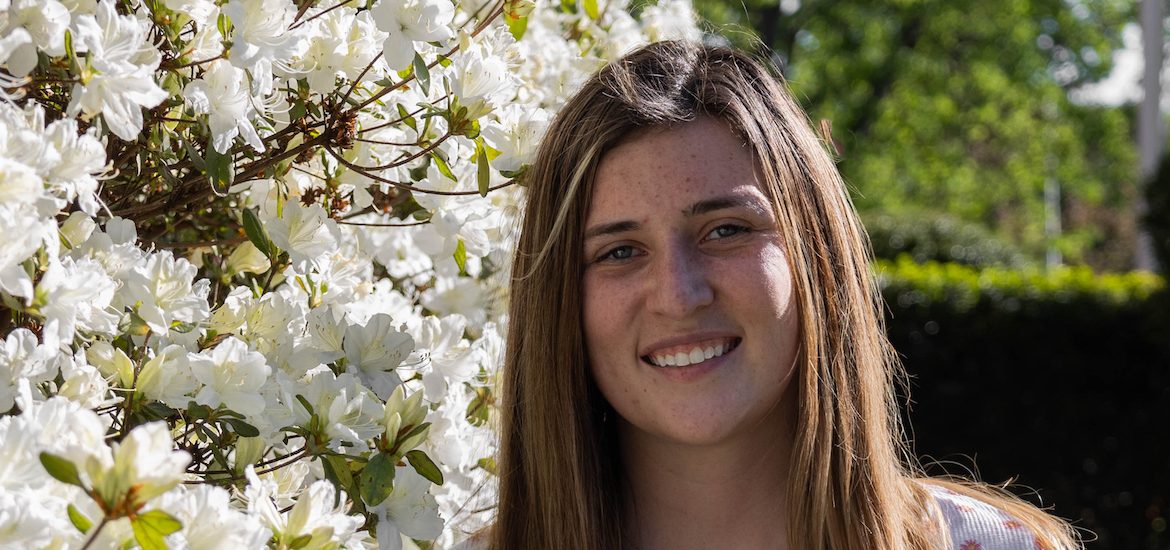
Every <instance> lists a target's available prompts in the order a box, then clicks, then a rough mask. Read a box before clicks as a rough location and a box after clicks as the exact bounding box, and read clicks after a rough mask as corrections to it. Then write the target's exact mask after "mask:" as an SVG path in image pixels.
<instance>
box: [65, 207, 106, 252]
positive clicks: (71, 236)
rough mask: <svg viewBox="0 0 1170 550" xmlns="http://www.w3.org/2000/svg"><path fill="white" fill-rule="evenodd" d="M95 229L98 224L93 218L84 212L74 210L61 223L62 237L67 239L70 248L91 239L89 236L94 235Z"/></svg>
mask: <svg viewBox="0 0 1170 550" xmlns="http://www.w3.org/2000/svg"><path fill="white" fill-rule="evenodd" d="M95 229H97V224H96V223H94V221H93V218H91V217H89V216H88V215H86V214H85V213H84V212H74V213H72V214H69V217H68V218H66V219H65V221H64V222H62V223H61V238H63V239H65V241H66V242H67V243H68V245H69V247H70V248H75V247H77V245H79V244H81V243H83V242H85V241H87V240H89V236H90V235H93V232H94V230H95Z"/></svg>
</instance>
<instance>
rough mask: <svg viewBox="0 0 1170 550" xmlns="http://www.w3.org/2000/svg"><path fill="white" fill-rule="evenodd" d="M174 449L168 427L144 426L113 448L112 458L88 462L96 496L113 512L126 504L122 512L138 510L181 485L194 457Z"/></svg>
mask: <svg viewBox="0 0 1170 550" xmlns="http://www.w3.org/2000/svg"><path fill="white" fill-rule="evenodd" d="M174 446H175V443H174V441H172V440H171V432H170V430H169V429H168V428H167V425H166V423H164V422H151V423H149V424H143V425H141V426H138V427H136V428H134V429H133V430H131V431H130V435H128V436H126V439H123V440H122V442H121V443H114V444H113V452H112V456H108V457H107V456H100V455H99V456H95V457H91V458H90V459H89V460H87V461H86V462H85V471H86V472H87V473H88V474H89V479H90V481H91V483H92V484H93V489H94V491H95V492H96V493H97V496H98V497H99V498H101V499H102V500H103V501H104V502H105V503H106V504H107V505H109V506H110V507H111V508H114V506H115V505H116V503H121V502H126V503H127V504H126V506H127V507H126V508H123V509H126V510H137V509H138V507H140V506H141V505H143V504H145V503H146V502H148V501H149V500H150V499H152V498H154V497H156V496H158V495H161V494H163V493H165V492H167V491H169V490H170V489H171V488H172V487H174V486H175V485H177V484H178V483H179V482H180V481H182V478H183V474H184V473H185V472H186V468H187V464H188V463H189V462H191V456H190V455H188V454H187V453H186V452H184V451H176V450H174Z"/></svg>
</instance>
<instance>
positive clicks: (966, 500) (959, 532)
mask: <svg viewBox="0 0 1170 550" xmlns="http://www.w3.org/2000/svg"><path fill="white" fill-rule="evenodd" d="M926 486H927V488H928V490H929V491H930V494H931V495H932V496H933V497H934V500H935V502H936V503H938V509H939V511H940V512H941V513H942V518H943V522H944V524H945V525H946V527H947V530H949V531H950V535H951V544H952V548H954V549H955V550H1035V549H1037V548H1043V546H1042V545H1041V543H1040V541H1039V540H1038V539H1037V538H1036V536H1035V534H1033V532H1032V530H1031V529H1029V528H1028V527H1027V526H1026V525H1025V524H1024V523H1023V522H1021V521H1020V520H1019V519H1018V518H1015V517H1013V516H1011V515H1010V514H1008V513H1007V512H1004V511H1003V510H1001V509H999V508H997V507H995V506H993V505H991V504H989V503H987V502H984V501H982V500H979V499H977V498H975V497H973V496H970V495H966V494H963V493H960V492H958V491H955V490H952V489H949V488H947V487H940V486H937V485H933V484H926Z"/></svg>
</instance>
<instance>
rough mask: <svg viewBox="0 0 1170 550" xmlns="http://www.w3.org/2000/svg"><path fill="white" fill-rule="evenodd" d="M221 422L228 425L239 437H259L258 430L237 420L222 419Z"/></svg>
mask: <svg viewBox="0 0 1170 550" xmlns="http://www.w3.org/2000/svg"><path fill="white" fill-rule="evenodd" d="M223 421H224V422H227V423H228V424H230V425H231V427H232V431H234V432H236V435H239V436H241V437H257V436H259V435H260V430H258V429H256V427H255V426H253V425H251V424H249V423H247V422H244V421H243V420H240V419H239V418H224V419H223Z"/></svg>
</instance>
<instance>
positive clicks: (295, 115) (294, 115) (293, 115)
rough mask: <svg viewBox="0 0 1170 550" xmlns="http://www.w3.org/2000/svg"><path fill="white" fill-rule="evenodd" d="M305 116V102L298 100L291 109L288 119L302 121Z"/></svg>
mask: <svg viewBox="0 0 1170 550" xmlns="http://www.w3.org/2000/svg"><path fill="white" fill-rule="evenodd" d="M303 116H305V102H304V101H302V100H299V99H298V100H297V102H296V103H293V106H292V109H289V111H288V118H289V120H300V119H301V117H303Z"/></svg>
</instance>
